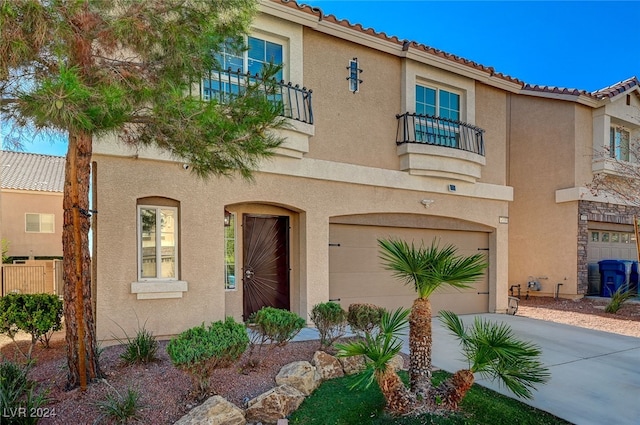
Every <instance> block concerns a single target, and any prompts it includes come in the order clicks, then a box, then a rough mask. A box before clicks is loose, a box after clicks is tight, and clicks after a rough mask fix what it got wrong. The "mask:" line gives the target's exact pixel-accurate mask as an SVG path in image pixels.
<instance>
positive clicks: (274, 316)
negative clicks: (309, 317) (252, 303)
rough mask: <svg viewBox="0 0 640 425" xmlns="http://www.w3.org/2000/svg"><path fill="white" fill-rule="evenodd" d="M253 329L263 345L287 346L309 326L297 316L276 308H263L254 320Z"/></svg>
mask: <svg viewBox="0 0 640 425" xmlns="http://www.w3.org/2000/svg"><path fill="white" fill-rule="evenodd" d="M253 324H254V326H253V329H254V331H256V332H258V334H259V335H260V340H261V344H263V343H265V342H270V343H272V344H275V345H278V346H282V345H286V344H287V343H288V342H289V341H291V340H292V339H293V337H295V336H296V335H298V333H299V332H300V331H301V330H302V329H303V328H304V327H305V326H306V325H307V322H306V321H305V320H304V319H303V318H302V317H300V316H298V315H297V314H295V313H293V312H291V311H289V310H284V309H281V308H274V307H263V308H261V309H260V310H258V311H257V312H256V314H255V316H254V318H253Z"/></svg>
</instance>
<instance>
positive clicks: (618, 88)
mask: <svg viewBox="0 0 640 425" xmlns="http://www.w3.org/2000/svg"><path fill="white" fill-rule="evenodd" d="M271 1H273V2H276V3H280V4H282V5H284V6H288V7H291V8H294V9H298V10H301V11H304V12H306V13H309V14H313V15H316V16H318V20H319V21H329V22H333V23H335V24H337V25H341V26H343V27H345V28H351V29H353V30H355V31H359V32H362V33H365V34H369V35H371V36H373V37H378V38H380V39H383V40H386V41H389V42H391V43H396V44H402V46H403V50H408V49H409V48H410V47H411V48H413V49H419V50H422V51H424V52H427V53H430V54H432V55H434V56H438V57H441V58H444V59H447V60H450V61H452V62H456V63H459V64H462V65H465V66H468V67H471V68H474V69H476V70H479V71H484V72H486V73H488V74H489V75H491V76H494V77H497V78H500V79H503V80H506V81H509V82H512V83H516V84H520V85H521V86H522V90H526V91H533V92H541V93H552V94H565V95H569V96H575V97H578V96H586V97H589V98H592V99H604V98H610V97H613V96H615V95H617V94H619V93H622V92H624V91H626V90H628V89H630V88H633V87H635V86H638V85H640V84H639V81H638V79H637V78H636V77H631V78H629V79H627V80H624V81H621V82H619V83H617V84H614V85H612V86H610V87H606V88H604V89H600V90H597V91H594V92H588V91H586V90H579V89H572V88H564V87H554V86H540V85H531V84H526V83H524V82H523V81H521V80H519V79H517V78H515V77H511V76H509V75H506V74H503V73H500V72H496V71H495V70H494V69H493V67H487V66H484V65H482V64H479V63H477V62H474V61H471V60H468V59H465V58H462V57H460V56H456V55H453V54H451V53H447V52H444V51H442V50H439V49H436V48H433V47H430V46H427V45H425V44H420V43H418V42H415V41H409V40H400V39H398V37H396V36H388V35H387V34H385V33H384V32H377V31H375V30H374V29H372V28H364V27H363V26H362V25H361V24H352V23H350V22H349V21H348V20H346V19H338V18H336V17H335V16H334V15H325V14H324V12H322V10H321V9H320V8H318V7H311V6H309V5H306V4H298V3H297V2H296V1H295V0H271Z"/></svg>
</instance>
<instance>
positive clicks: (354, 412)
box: [289, 371, 570, 425]
mask: <svg viewBox="0 0 640 425" xmlns="http://www.w3.org/2000/svg"><path fill="white" fill-rule="evenodd" d="M399 374H400V376H401V377H402V379H403V380H404V381H405V382H408V376H407V373H406V372H402V371H401V372H400V373H399ZM450 376H451V374H449V373H447V372H444V371H437V372H434V374H433V385H434V387H437V386H438V385H439V384H440V383H441V382H443V381H445V380H446V379H448V378H449V377H450ZM356 379H357V378H356V377H354V376H346V377H344V378H337V379H332V380H330V381H326V382H324V383H322V385H320V387H319V388H318V389H317V390H316V391H315V392H314V393H313V394H312V395H311V396H309V397H308V398H307V399H306V400H305V401H304V402H303V403H302V405H301V406H300V408H299V409H298V410H297V411H295V412H294V413H293V414H292V415H291V417H290V419H289V423H290V424H291V425H303V424H304V425H326V424H332V425H352V424H358V425H425V424H437V425H513V424H518V425H563V424H567V425H569V424H570V423H569V422H566V421H564V420H562V419H560V418H558V417H556V416H553V415H551V414H549V413H546V412H542V411H540V410H537V409H535V408H533V407H531V406H528V405H526V404H524V403H522V402H520V401H518V400H515V399H512V398H509V397H506V396H503V395H501V394H499V393H496V392H495V391H492V390H489V389H487V388H484V387H481V386H479V385H474V386H473V387H472V388H471V389H470V390H469V392H468V394H467V396H466V397H465V398H464V400H463V401H462V403H461V404H460V410H459V411H457V412H453V413H451V412H449V413H446V414H445V413H425V414H422V415H419V416H411V415H409V416H401V417H397V416H391V415H389V414H388V413H387V412H386V411H385V409H384V406H385V399H384V397H383V395H382V392H381V391H380V389H379V388H378V386H376V385H371V386H370V387H369V388H367V389H366V390H362V391H352V390H350V387H351V386H352V385H353V383H354V382H355V380H356Z"/></svg>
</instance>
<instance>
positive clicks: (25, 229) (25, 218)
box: [24, 213, 56, 233]
mask: <svg viewBox="0 0 640 425" xmlns="http://www.w3.org/2000/svg"><path fill="white" fill-rule="evenodd" d="M30 215H37V216H38V230H29V229H28V227H27V216H30ZM45 216H46V217H50V218H51V230H50V231H49V230H46V231H45V230H42V218H43V217H45ZM24 231H25V233H55V232H56V215H55V214H44V213H25V214H24Z"/></svg>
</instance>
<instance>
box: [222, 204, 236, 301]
mask: <svg viewBox="0 0 640 425" xmlns="http://www.w3.org/2000/svg"><path fill="white" fill-rule="evenodd" d="M224 288H225V289H226V290H227V291H235V290H236V214H235V213H229V215H228V223H227V222H225V227H224Z"/></svg>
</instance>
